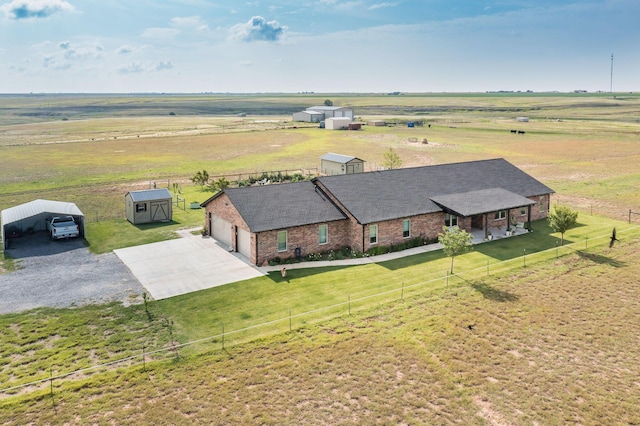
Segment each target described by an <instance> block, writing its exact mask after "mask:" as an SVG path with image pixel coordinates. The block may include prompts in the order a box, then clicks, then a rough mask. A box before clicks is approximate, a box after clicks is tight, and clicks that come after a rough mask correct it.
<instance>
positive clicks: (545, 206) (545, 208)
mask: <svg viewBox="0 0 640 426" xmlns="http://www.w3.org/2000/svg"><path fill="white" fill-rule="evenodd" d="M538 206H540V213H542V212H545V211H546V210H547V205H546V203H545V199H544V197H540V203H538Z"/></svg>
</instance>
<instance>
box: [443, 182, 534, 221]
mask: <svg viewBox="0 0 640 426" xmlns="http://www.w3.org/2000/svg"><path fill="white" fill-rule="evenodd" d="M431 201H434V202H435V203H436V204H438V205H440V206H442V207H443V208H445V209H446V210H450V211H452V212H454V213H456V214H457V215H459V216H473V215H475V214H481V213H488V212H494V211H498V210H506V209H513V208H517V207H524V206H530V205H532V204H535V201H531V200H530V199H528V198H525V197H522V196H520V195H518V194H514V193H513V192H510V191H507V190H506V189H502V188H490V189H481V190H480V191H471V192H462V193H460V194H448V195H436V196H435V197H431Z"/></svg>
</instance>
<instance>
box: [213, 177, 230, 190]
mask: <svg viewBox="0 0 640 426" xmlns="http://www.w3.org/2000/svg"><path fill="white" fill-rule="evenodd" d="M230 184H231V182H229V181H228V180H227V179H226V178H225V177H224V176H222V177H221V178H220V179H218V180H215V181H213V182H211V183H210V184H209V189H210V190H211V191H214V192H216V191H222V190H224V189H225V188H227V187H228V186H229V185H230Z"/></svg>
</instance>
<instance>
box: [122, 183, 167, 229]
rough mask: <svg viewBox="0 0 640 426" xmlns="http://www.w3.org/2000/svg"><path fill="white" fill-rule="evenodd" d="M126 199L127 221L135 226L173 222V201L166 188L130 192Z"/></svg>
mask: <svg viewBox="0 0 640 426" xmlns="http://www.w3.org/2000/svg"><path fill="white" fill-rule="evenodd" d="M124 199H125V214H126V217H127V220H128V221H129V222H131V223H132V224H134V225H141V224H143V223H153V222H169V221H171V220H172V217H173V199H172V197H171V193H170V192H169V190H168V189H166V188H159V189H146V190H142V191H129V192H127V194H126V195H125V196H124Z"/></svg>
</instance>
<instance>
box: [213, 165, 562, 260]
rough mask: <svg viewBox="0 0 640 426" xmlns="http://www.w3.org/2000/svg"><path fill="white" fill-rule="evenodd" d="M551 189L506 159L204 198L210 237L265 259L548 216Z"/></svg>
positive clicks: (324, 179)
mask: <svg viewBox="0 0 640 426" xmlns="http://www.w3.org/2000/svg"><path fill="white" fill-rule="evenodd" d="M553 192H554V191H553V190H552V189H550V188H549V187H547V186H546V185H544V184H542V183H541V182H539V181H538V180H536V179H534V178H533V177H531V176H529V175H528V174H527V173H525V172H524V171H522V170H520V169H518V168H517V167H515V166H514V165H512V164H511V163H509V162H507V161H506V160H504V159H501V158H498V159H491V160H480V161H470V162H463V163H452V164H442V165H435V166H425V167H413V168H404V169H393V170H385V171H379V172H367V173H355V174H347V175H335V176H322V177H318V178H315V179H313V180H311V181H304V182H296V183H287V184H281V185H266V186H254V187H243V188H227V189H225V190H224V191H221V192H219V193H217V194H215V195H214V196H213V197H211V198H209V199H208V200H206V201H205V202H203V203H202V207H204V208H205V228H206V232H207V234H208V235H211V236H213V237H214V238H215V239H216V240H218V241H219V242H221V243H222V244H224V245H225V246H227V247H228V248H229V250H231V251H236V252H239V253H241V254H243V255H245V256H246V257H248V258H249V259H250V260H251V262H252V263H254V264H256V265H264V264H266V263H267V262H268V261H270V260H272V259H274V258H276V257H279V258H280V259H287V258H291V257H301V256H306V255H308V254H310V253H322V252H326V251H329V250H339V249H342V248H344V247H351V248H353V249H355V250H358V251H362V252H367V251H368V250H369V249H370V248H372V247H375V246H390V245H393V244H400V243H402V242H404V241H407V239H410V238H416V237H420V238H422V239H423V240H425V241H432V240H435V239H437V236H438V234H439V233H440V232H442V227H443V226H455V225H457V226H459V227H460V228H463V229H465V230H467V231H468V232H471V231H472V229H481V230H484V232H485V236H486V235H487V234H488V229H489V228H494V227H502V226H505V227H509V220H510V219H511V223H512V224H513V222H514V221H515V222H518V223H519V224H520V226H522V224H526V225H527V227H530V223H531V221H535V220H538V219H543V218H546V217H547V214H548V212H549V204H550V196H551V194H552V193H553Z"/></svg>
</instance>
